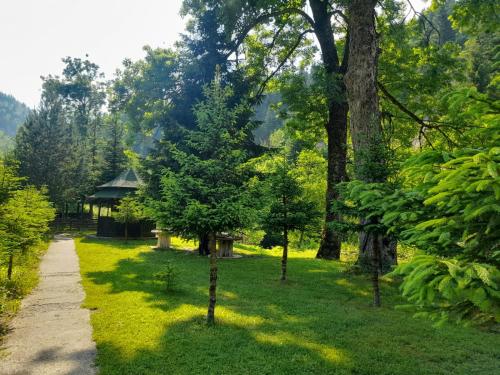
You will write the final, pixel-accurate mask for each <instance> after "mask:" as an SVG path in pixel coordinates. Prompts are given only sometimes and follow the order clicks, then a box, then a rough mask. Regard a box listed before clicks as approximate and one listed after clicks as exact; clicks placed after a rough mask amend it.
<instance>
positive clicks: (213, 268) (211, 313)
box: [207, 233, 217, 325]
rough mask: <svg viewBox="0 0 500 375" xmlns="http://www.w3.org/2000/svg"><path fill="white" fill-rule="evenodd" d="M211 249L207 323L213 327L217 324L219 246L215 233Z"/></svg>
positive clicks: (212, 236) (211, 240)
mask: <svg viewBox="0 0 500 375" xmlns="http://www.w3.org/2000/svg"><path fill="white" fill-rule="evenodd" d="M209 248H210V284H209V288H208V296H209V300H208V313H207V323H208V324H209V325H212V324H214V323H215V303H216V291H217V246H216V239H215V233H210V234H209Z"/></svg>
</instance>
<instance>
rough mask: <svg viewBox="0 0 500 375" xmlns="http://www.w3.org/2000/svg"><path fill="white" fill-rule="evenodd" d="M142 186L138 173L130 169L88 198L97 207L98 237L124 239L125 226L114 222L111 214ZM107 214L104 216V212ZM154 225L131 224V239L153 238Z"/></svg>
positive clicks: (150, 223)
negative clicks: (120, 203)
mask: <svg viewBox="0 0 500 375" xmlns="http://www.w3.org/2000/svg"><path fill="white" fill-rule="evenodd" d="M141 184H142V180H141V178H140V177H139V175H138V174H137V172H136V171H135V170H134V169H132V168H130V169H127V170H126V171H123V172H122V173H120V175H119V176H118V177H116V178H114V179H113V180H111V181H109V182H106V183H105V184H102V185H100V186H98V187H97V191H96V192H95V193H94V194H92V195H90V196H88V197H87V201H88V202H89V203H91V204H93V205H95V204H96V205H97V207H98V209H97V235H98V236H100V237H123V236H124V234H125V225H124V224H121V223H118V222H116V221H115V220H114V218H113V217H112V215H111V213H112V211H113V208H114V207H116V205H118V204H119V202H120V200H121V199H122V198H124V197H126V196H128V195H134V194H135V193H136V191H137V189H138V188H139V186H140V185H141ZM104 210H105V214H104V215H103V211H104ZM153 228H154V223H152V222H151V221H149V220H142V221H140V222H138V223H130V224H129V226H128V232H129V235H130V237H151V236H152V233H151V230H152V229H153Z"/></svg>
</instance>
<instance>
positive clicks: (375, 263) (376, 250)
mask: <svg viewBox="0 0 500 375" xmlns="http://www.w3.org/2000/svg"><path fill="white" fill-rule="evenodd" d="M377 237H378V236H377ZM378 240H379V239H378V238H376V240H375V241H374V243H373V257H372V288H373V306H375V307H380V286H379V281H378V277H379V270H380V247H379V241H378Z"/></svg>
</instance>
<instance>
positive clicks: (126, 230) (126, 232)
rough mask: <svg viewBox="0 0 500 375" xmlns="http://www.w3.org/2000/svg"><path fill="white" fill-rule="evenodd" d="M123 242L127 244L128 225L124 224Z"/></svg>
mask: <svg viewBox="0 0 500 375" xmlns="http://www.w3.org/2000/svg"><path fill="white" fill-rule="evenodd" d="M125 242H128V223H125Z"/></svg>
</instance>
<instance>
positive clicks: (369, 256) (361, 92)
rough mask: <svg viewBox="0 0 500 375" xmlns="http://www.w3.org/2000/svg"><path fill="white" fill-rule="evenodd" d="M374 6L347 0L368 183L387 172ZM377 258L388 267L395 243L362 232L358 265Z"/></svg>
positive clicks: (351, 74)
mask: <svg viewBox="0 0 500 375" xmlns="http://www.w3.org/2000/svg"><path fill="white" fill-rule="evenodd" d="M375 5H376V0H352V1H351V3H350V6H349V67H348V70H347V73H346V75H345V79H344V80H345V83H346V87H347V93H348V101H349V110H350V128H351V137H352V144H353V148H354V166H355V169H354V170H355V175H356V178H357V179H359V180H362V181H366V182H367V183H371V182H385V181H386V179H387V173H388V169H387V165H386V149H385V143H384V139H383V134H382V126H381V123H380V111H379V101H378V93H377V63H378V46H377V35H376V29H375ZM379 237H380V238H379ZM376 257H377V258H378V264H379V265H378V269H377V272H379V271H383V270H386V269H387V268H390V266H391V265H392V264H395V261H396V247H395V242H394V241H393V240H391V239H390V238H382V237H381V236H378V235H376V234H374V233H361V234H360V252H359V257H358V264H360V265H361V266H366V265H372V264H373V259H375V258H376ZM377 279H378V277H377ZM377 285H378V282H377Z"/></svg>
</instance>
